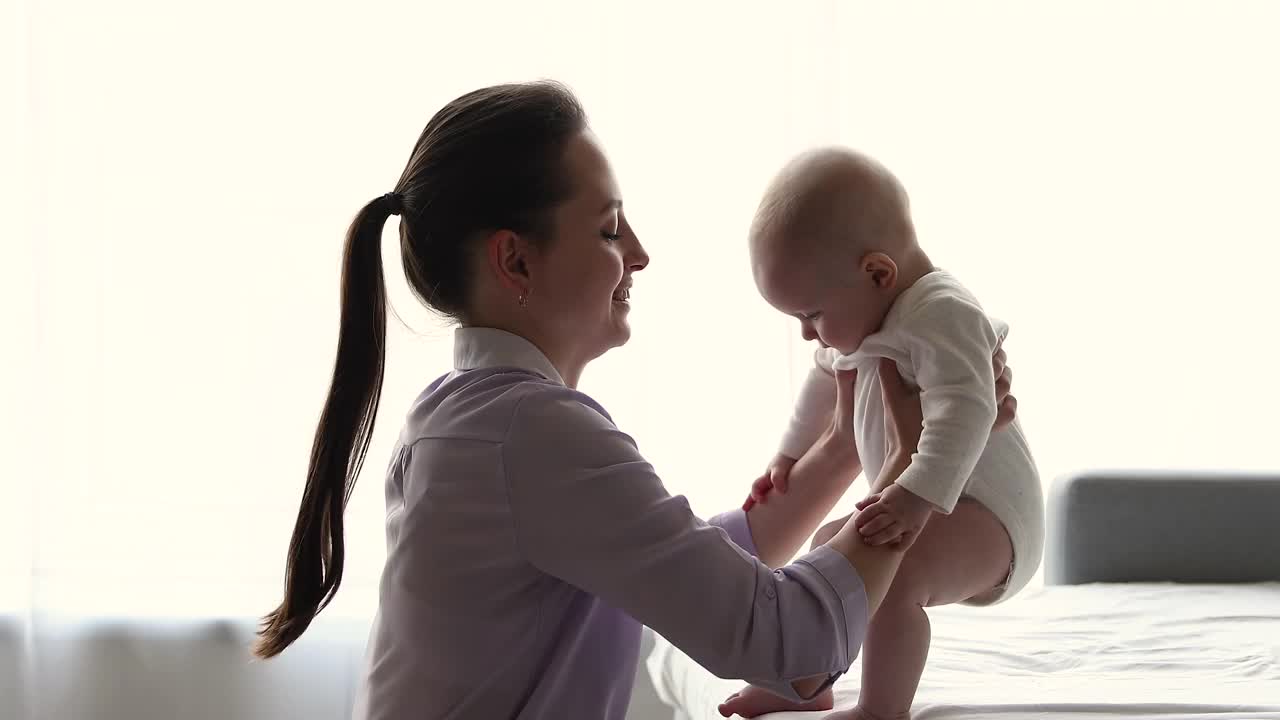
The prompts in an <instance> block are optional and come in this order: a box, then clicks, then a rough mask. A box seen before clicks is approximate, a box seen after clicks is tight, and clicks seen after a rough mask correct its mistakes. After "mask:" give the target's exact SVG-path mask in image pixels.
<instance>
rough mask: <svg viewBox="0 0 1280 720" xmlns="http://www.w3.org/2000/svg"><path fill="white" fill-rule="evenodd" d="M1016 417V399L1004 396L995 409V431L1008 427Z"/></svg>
mask: <svg viewBox="0 0 1280 720" xmlns="http://www.w3.org/2000/svg"><path fill="white" fill-rule="evenodd" d="M1017 416H1018V398H1016V397H1014V396H1012V395H1006V396H1005V397H1004V400H1001V401H1000V406H999V407H997V408H996V422H995V425H994V427H995V429H996V430H999V429H1001V428H1004V427H1008V425H1009V424H1010V423H1012V422H1013V420H1014V418H1016V417H1017Z"/></svg>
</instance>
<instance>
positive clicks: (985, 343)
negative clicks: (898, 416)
mask: <svg viewBox="0 0 1280 720" xmlns="http://www.w3.org/2000/svg"><path fill="white" fill-rule="evenodd" d="M1006 331H1007V327H1006V326H1005V325H1004V324H1003V323H1000V322H999V321H994V320H992V319H990V318H988V317H987V315H986V313H985V312H984V311H983V310H982V306H981V305H980V304H979V303H978V301H977V299H976V298H975V297H974V296H973V294H972V293H970V292H969V291H968V290H967V289H966V288H965V287H964V286H963V285H961V284H960V282H959V281H957V280H956V279H955V277H953V276H952V275H951V274H950V273H947V272H945V271H942V270H936V271H934V272H931V273H929V274H928V275H926V276H924V277H923V278H921V279H920V280H919V281H917V282H916V283H915V284H914V285H912V286H911V287H910V288H908V289H907V290H906V291H905V292H903V293H902V295H901V296H899V298H898V300H897V301H896V302H895V303H894V304H893V307H892V308H891V309H890V310H889V314H888V315H887V316H886V317H885V321H884V324H883V326H882V327H881V329H880V330H879V331H878V332H876V333H874V334H872V335H870V336H868V337H867V338H866V339H865V340H864V341H863V342H862V345H860V346H859V347H858V349H857V350H856V351H855V352H854V353H852V354H851V355H841V354H840V353H839V352H837V351H836V350H834V349H831V348H822V349H820V350H818V352H817V353H816V354H815V360H816V363H815V367H814V368H813V370H811V371H810V373H809V376H808V378H807V379H806V380H805V383H804V386H803V387H802V388H801V391H800V396H799V398H798V399H797V402H796V409H795V414H794V415H793V417H792V421H791V425H790V427H789V428H788V429H787V432H786V434H785V435H784V437H783V441H782V447H781V451H782V453H783V454H784V455H787V456H789V457H793V458H799V457H801V456H802V455H804V453H805V451H807V450H808V449H809V447H810V446H812V445H813V443H814V442H815V441H817V439H818V437H819V436H820V435H821V434H822V432H823V431H824V430H825V429H826V428H827V426H828V425H829V423H830V419H831V413H832V412H833V411H834V409H835V393H836V385H835V375H834V372H833V371H834V370H837V369H838V370H849V369H857V370H858V381H857V387H856V388H855V393H854V417H853V419H854V432H855V435H856V440H857V443H858V456H859V458H860V459H861V460H862V467H863V472H864V473H865V475H866V476H867V477H868V478H875V477H878V476H879V475H880V472H881V469H882V468H883V467H884V462H885V453H884V418H885V412H884V402H883V400H882V399H881V396H880V376H879V373H878V372H877V364H878V362H879V359H880V358H889V359H891V360H893V361H894V362H895V363H896V364H897V366H898V372H899V373H900V374H901V375H902V377H903V379H904V380H906V382H907V383H908V384H910V385H913V386H915V387H917V388H919V389H920V405H921V409H922V410H923V412H924V428H923V430H922V432H921V434H920V443H919V448H918V452H917V453H916V454H915V455H913V456H912V458H911V465H910V467H908V468H907V470H906V471H905V472H903V473H902V476H901V477H899V478H898V480H897V483H898V484H899V485H901V486H902V487H904V488H906V489H907V490H910V491H911V492H913V493H915V494H916V495H919V496H920V497H922V498H924V499H925V500H928V501H929V502H931V503H933V505H934V506H936V509H937V510H938V511H939V512H942V513H947V514H949V513H950V512H951V511H952V510H953V509H954V508H955V505H956V502H957V501H958V500H959V499H960V497H961V496H966V497H971V498H973V499H974V500H977V501H978V502H980V503H982V504H983V505H984V506H986V507H987V508H988V509H990V510H991V511H992V512H993V513H994V514H995V515H996V517H997V518H999V520H1000V522H1002V523H1003V524H1004V527H1005V530H1007V531H1008V533H1009V537H1010V539H1011V540H1012V541H1013V555H1014V564H1013V568H1012V569H1011V571H1010V574H1009V579H1008V582H1007V583H1006V585H1005V586H1004V588H1002V589H1001V590H1000V591H998V592H997V593H994V594H992V595H990V596H988V597H985V598H984V599H983V602H982V603H976V602H975V603H970V604H992V603H995V602H999V601H1001V600H1004V599H1007V598H1009V597H1012V596H1013V595H1014V594H1015V593H1017V592H1018V591H1019V590H1021V589H1022V588H1023V587H1025V586H1026V584H1027V582H1028V581H1030V580H1031V578H1032V576H1034V575H1035V572H1036V569H1037V568H1039V566H1040V558H1041V555H1042V553H1043V551H1044V498H1043V495H1042V492H1041V488H1040V475H1039V472H1038V471H1037V470H1036V465H1035V461H1034V460H1033V459H1032V457H1031V450H1030V448H1029V447H1028V445H1027V440H1026V437H1025V436H1024V435H1023V433H1022V428H1021V426H1020V425H1019V424H1018V423H1017V422H1016V421H1015V422H1014V423H1013V424H1011V425H1010V426H1008V427H1007V428H1004V429H1003V430H999V431H996V432H994V433H993V432H991V425H992V423H994V422H995V417H996V403H995V377H994V373H992V371H991V356H992V355H993V354H994V353H995V351H996V346H997V345H998V344H999V342H1000V341H1001V340H1002V339H1003V338H1004V335H1005V332H1006Z"/></svg>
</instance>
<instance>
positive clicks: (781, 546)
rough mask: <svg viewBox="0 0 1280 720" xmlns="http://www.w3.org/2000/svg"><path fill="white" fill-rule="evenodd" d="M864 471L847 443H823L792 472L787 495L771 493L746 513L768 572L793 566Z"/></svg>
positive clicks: (826, 440)
mask: <svg viewBox="0 0 1280 720" xmlns="http://www.w3.org/2000/svg"><path fill="white" fill-rule="evenodd" d="M861 471H862V463H861V462H859V460H858V451H857V449H856V448H855V447H854V446H853V443H852V442H850V441H849V438H839V439H836V438H834V437H832V436H831V434H830V433H827V434H824V435H823V436H822V437H821V438H819V440H818V441H817V442H816V443H814V445H813V447H811V448H810V449H809V452H807V453H805V455H804V457H802V458H800V460H799V462H797V463H796V464H795V465H794V466H793V467H792V468H791V473H790V478H791V482H790V489H789V490H788V491H787V493H786V494H785V495H783V494H780V493H777V492H772V493H770V494H769V499H768V501H767V502H765V503H763V504H758V505H756V506H755V507H753V508H751V511H750V512H748V513H747V524H748V525H749V526H750V528H751V539H752V541H753V542H754V543H755V546H756V551H757V552H758V553H759V558H760V561H761V562H763V563H764V564H766V565H768V566H769V567H781V566H783V565H786V564H787V563H788V562H790V560H791V558H793V557H795V554H796V552H797V551H798V550H799V549H800V548H801V547H802V546H803V545H804V541H805V540H806V539H808V538H809V536H810V535H812V534H813V531H814V530H816V529H817V527H818V525H819V523H821V522H822V521H823V519H825V518H826V517H827V515H828V514H829V513H830V512H831V509H832V508H833V507H835V505H836V502H838V501H839V500H840V497H841V496H842V495H844V493H845V491H846V490H848V489H849V486H850V485H852V484H853V481H854V479H856V478H857V477H858V473H859V472H861Z"/></svg>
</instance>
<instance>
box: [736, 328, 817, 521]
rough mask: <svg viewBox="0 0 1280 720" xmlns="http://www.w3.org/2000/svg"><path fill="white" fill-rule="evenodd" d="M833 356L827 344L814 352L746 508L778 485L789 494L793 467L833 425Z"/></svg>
mask: <svg viewBox="0 0 1280 720" xmlns="http://www.w3.org/2000/svg"><path fill="white" fill-rule="evenodd" d="M833 357H834V355H833V354H832V353H831V351H830V350H828V349H826V348H820V349H819V350H818V351H817V352H815V353H814V366H813V368H811V369H810V370H809V374H808V375H807V376H805V379H804V383H803V384H802V385H801V386H800V393H799V396H798V397H797V398H796V405H795V409H794V410H793V411H792V414H791V420H790V422H789V423H788V425H787V429H786V430H785V431H784V432H783V435H782V442H781V443H779V449H778V454H777V455H774V457H773V459H772V460H770V461H769V465H768V467H766V468H765V471H764V473H763V474H762V475H760V477H758V478H756V480H755V481H754V482H753V483H752V484H751V494H750V495H749V496H748V497H747V499H746V502H744V503H743V504H742V509H743V510H747V511H750V510H751V508H752V507H753V506H755V504H756V503H763V502H765V501H766V498H767V497H768V496H769V493H770V492H772V491H773V490H775V489H776V490H777V491H778V492H779V493H784V494H785V493H786V492H787V490H788V489H789V487H790V479H791V468H792V467H794V466H795V464H796V461H798V460H799V459H800V458H802V457H804V454H805V453H806V452H808V451H809V448H811V447H813V444H814V442H816V441H817V439H818V438H819V437H820V436H821V435H822V433H823V432H825V431H826V429H827V427H828V426H830V425H831V413H832V412H834V411H835V406H836V375H835V370H834V369H832V367H831V360H832V358H833Z"/></svg>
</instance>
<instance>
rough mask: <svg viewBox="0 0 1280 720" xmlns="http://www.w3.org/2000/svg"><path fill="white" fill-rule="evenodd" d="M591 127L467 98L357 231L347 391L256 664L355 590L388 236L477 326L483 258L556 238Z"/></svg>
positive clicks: (346, 325)
mask: <svg viewBox="0 0 1280 720" xmlns="http://www.w3.org/2000/svg"><path fill="white" fill-rule="evenodd" d="M585 127H586V117H585V114H584V113H583V110H582V106H581V105H580V104H579V102H578V100H577V99H576V98H575V97H574V96H573V93H571V92H570V91H569V90H568V89H567V88H565V87H563V86H562V85H559V84H557V83H552V82H537V83H523V84H514V85H498V86H494V87H488V88H484V89H481V90H476V91H474V92H471V93H468V94H466V95H463V96H462V97H460V98H458V99H457V100H454V101H453V102H451V103H449V104H448V105H446V106H445V107H444V108H442V109H441V110H440V112H438V113H436V114H435V116H434V117H433V118H431V121H430V122H429V123H427V127H426V129H424V130H423V131H422V135H421V137H419V138H418V143H417V145H415V146H414V148H413V154H412V155H411V156H410V157H409V163H408V165H407V166H406V167H405V169H404V173H403V174H402V175H401V176H400V181H399V182H398V183H396V186H395V189H394V191H393V192H392V193H388V194H387V195H383V196H381V197H379V198H377V199H375V200H372V201H370V202H369V203H368V204H367V205H365V206H364V208H363V209H361V210H360V212H359V213H358V214H357V215H356V217H355V220H354V221H353V222H352V223H351V228H350V229H349V230H348V231H347V240H346V249H345V254H344V260H343V269H342V320H341V326H340V329H339V334H338V353H337V360H336V362H335V365H334V369H333V382H332V384H331V385H330V387H329V396H328V399H327V400H326V401H325V405H324V411H323V412H322V413H321V415H320V423H319V425H318V427H317V428H316V435H315V440H314V442H313V444H312V447H311V463H310V466H309V467H308V469H307V483H306V487H305V489H304V490H303V495H302V504H301V507H300V508H299V509H298V519H297V523H296V524H295V525H294V529H293V539H292V540H291V541H290V543H289V554H288V558H287V560H286V568H285V590H284V600H283V602H281V603H280V606H279V607H277V608H276V609H275V610H273V611H272V612H271V613H269V614H268V615H267V616H266V617H265V618H263V623H262V628H261V629H260V630H259V632H258V642H257V643H256V645H255V646H254V653H255V654H256V655H258V656H259V657H263V658H268V657H271V656H273V655H276V654H278V653H280V652H281V651H283V650H284V649H285V648H287V647H288V646H289V645H290V644H292V643H293V642H294V641H295V640H297V639H298V637H299V636H301V635H302V633H303V631H305V630H306V629H307V626H309V625H310V624H311V621H312V620H313V619H314V618H315V616H316V614H317V613H319V612H320V611H321V610H323V609H324V607H325V606H326V605H328V604H329V602H330V601H331V600H332V599H333V597H334V594H335V593H337V591H338V586H339V585H340V584H341V583H342V565H343V556H344V545H343V534H342V530H343V525H342V514H343V510H344V509H345V507H346V504H347V499H348V498H349V497H350V495H351V490H352V488H353V487H354V486H355V482H356V478H357V476H359V474H360V467H361V465H362V464H363V463H364V457H365V454H366V452H367V451H368V448H369V439H370V436H371V435H372V433H373V427H374V418H375V416H376V414H377V410H378V398H379V396H380V394H381V392H382V375H383V367H384V363H385V351H386V323H387V320H386V306H387V291H386V284H385V282H384V279H383V272H382V250H381V239H382V229H383V226H384V225H385V224H386V222H387V218H388V217H390V216H391V215H393V214H397V213H399V214H401V215H402V216H403V217H402V218H401V220H400V257H401V259H402V260H403V263H404V272H405V277H406V278H407V279H408V281H409V286H410V287H411V288H412V289H413V291H414V293H415V294H416V295H417V296H418V297H419V298H420V299H421V300H422V301H423V302H424V303H426V304H427V306H428V307H430V308H431V309H433V310H435V311H437V312H439V313H441V314H443V315H446V316H448V317H452V318H454V319H457V320H465V319H466V313H467V307H468V304H469V300H470V296H471V267H470V261H471V247H472V245H473V243H474V241H475V240H476V239H477V238H479V237H481V236H482V235H484V234H485V233H486V232H493V231H496V230H511V231H514V232H517V233H522V234H525V235H528V236H530V237H532V238H547V237H550V235H551V233H552V230H553V228H552V226H551V212H552V210H553V209H554V208H555V207H556V206H557V205H559V204H561V203H562V202H564V201H565V200H566V199H568V197H569V195H570V192H571V189H572V188H571V187H570V182H569V178H568V176H567V173H566V171H565V169H564V166H563V162H562V160H563V156H564V151H565V147H566V146H567V145H568V143H569V141H570V139H572V138H573V137H574V136H575V135H577V134H578V133H580V132H582V130H583V129H585Z"/></svg>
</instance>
